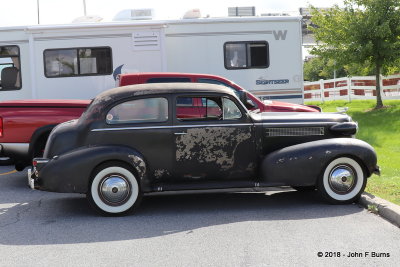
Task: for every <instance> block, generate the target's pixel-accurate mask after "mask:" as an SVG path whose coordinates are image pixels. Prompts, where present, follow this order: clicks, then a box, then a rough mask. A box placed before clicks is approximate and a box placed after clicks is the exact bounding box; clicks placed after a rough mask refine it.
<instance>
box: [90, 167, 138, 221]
mask: <svg viewBox="0 0 400 267" xmlns="http://www.w3.org/2000/svg"><path fill="white" fill-rule="evenodd" d="M87 198H88V200H89V203H90V204H91V206H92V207H93V208H94V209H95V210H96V211H97V212H99V213H100V214H102V215H114V216H115V215H125V214H128V213H130V212H132V211H133V210H134V209H135V208H136V207H137V206H138V205H139V202H140V199H141V191H140V187H139V184H138V182H137V180H136V177H135V176H134V174H133V173H132V171H131V170H130V168H129V166H125V164H120V163H108V164H103V165H101V166H99V167H98V168H96V169H95V171H94V175H93V176H92V179H91V183H90V187H89V190H88V194H87Z"/></svg>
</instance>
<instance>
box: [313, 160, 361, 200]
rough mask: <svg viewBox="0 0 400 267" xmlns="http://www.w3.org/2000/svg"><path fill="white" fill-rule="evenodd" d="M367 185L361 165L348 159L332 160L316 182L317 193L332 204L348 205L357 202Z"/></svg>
mask: <svg viewBox="0 0 400 267" xmlns="http://www.w3.org/2000/svg"><path fill="white" fill-rule="evenodd" d="M366 184H367V177H366V175H365V173H364V171H363V168H362V167H361V165H360V164H359V163H358V162H357V161H356V160H354V159H352V158H349V157H340V158H336V159H334V160H332V161H331V162H330V163H329V164H328V165H327V166H326V167H325V169H324V170H323V172H322V175H321V177H320V178H319V180H318V187H317V189H318V192H319V194H320V195H321V197H322V198H323V199H325V200H326V201H328V202H329V203H332V204H349V203H353V202H355V201H357V200H358V199H359V198H360V196H361V193H362V192H363V191H364V189H365V186H366Z"/></svg>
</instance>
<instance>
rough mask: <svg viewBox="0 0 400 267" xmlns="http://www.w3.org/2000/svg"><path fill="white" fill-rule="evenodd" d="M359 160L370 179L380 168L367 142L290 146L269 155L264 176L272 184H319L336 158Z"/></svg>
mask: <svg viewBox="0 0 400 267" xmlns="http://www.w3.org/2000/svg"><path fill="white" fill-rule="evenodd" d="M341 156H347V157H350V158H353V159H355V160H356V161H358V162H359V163H360V165H361V166H362V167H363V168H364V170H365V172H366V173H365V174H366V176H367V177H369V176H370V175H371V174H372V173H373V172H374V171H375V169H376V163H377V158H376V153H375V151H374V149H373V148H372V146H370V145H369V144H367V143H365V142H364V141H361V140H357V139H352V138H333V139H325V140H319V141H313V142H307V143H303V144H298V145H294V146H289V147H286V148H283V149H280V150H277V151H274V152H272V153H270V154H268V155H267V156H266V157H265V158H264V160H263V161H262V164H261V177H262V179H263V181H265V182H267V183H268V184H279V185H294V186H296V185H303V186H307V185H315V184H316V182H317V179H318V177H319V176H320V174H321V172H322V170H323V169H324V168H325V166H327V165H328V163H329V162H330V161H332V160H333V159H335V158H338V157H341Z"/></svg>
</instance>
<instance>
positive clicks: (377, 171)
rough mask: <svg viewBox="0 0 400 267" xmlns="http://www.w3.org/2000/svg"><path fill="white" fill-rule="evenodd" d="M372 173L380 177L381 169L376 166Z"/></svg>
mask: <svg viewBox="0 0 400 267" xmlns="http://www.w3.org/2000/svg"><path fill="white" fill-rule="evenodd" d="M373 173H374V174H376V175H379V176H381V168H380V167H379V166H378V165H376V166H375V169H374V171H373Z"/></svg>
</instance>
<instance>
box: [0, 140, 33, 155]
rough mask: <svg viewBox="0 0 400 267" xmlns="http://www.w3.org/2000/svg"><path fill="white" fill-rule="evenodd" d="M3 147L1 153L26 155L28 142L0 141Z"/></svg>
mask: <svg viewBox="0 0 400 267" xmlns="http://www.w3.org/2000/svg"><path fill="white" fill-rule="evenodd" d="M0 145H1V146H2V147H3V154H4V155H10V152H11V154H17V155H22V156H24V155H28V151H29V143H1V144H0Z"/></svg>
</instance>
